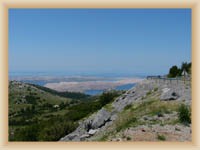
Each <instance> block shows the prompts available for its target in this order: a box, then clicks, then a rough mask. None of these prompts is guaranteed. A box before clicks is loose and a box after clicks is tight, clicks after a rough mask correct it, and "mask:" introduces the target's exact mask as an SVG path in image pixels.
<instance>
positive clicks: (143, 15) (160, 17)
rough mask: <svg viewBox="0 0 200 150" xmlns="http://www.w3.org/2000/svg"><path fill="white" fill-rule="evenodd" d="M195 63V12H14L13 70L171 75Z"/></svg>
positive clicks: (11, 17) (11, 36)
mask: <svg viewBox="0 0 200 150" xmlns="http://www.w3.org/2000/svg"><path fill="white" fill-rule="evenodd" d="M183 61H188V62H189V61H191V9H9V71H10V72H20V71H21V72H22V71H23V72H24V71H25V72H38V71H39V72H68V73H69V72H70V73H72V74H73V73H74V74H80V75H81V74H84V73H88V74H89V73H91V74H95V73H96V74H98V73H99V74H103V73H113V74H115V73H118V74H120V73H121V74H166V73H167V72H168V69H169V67H171V66H172V65H180V64H181V63H182V62H183Z"/></svg>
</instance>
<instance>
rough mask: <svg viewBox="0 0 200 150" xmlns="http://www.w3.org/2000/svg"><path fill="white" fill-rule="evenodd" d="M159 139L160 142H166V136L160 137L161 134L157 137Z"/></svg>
mask: <svg viewBox="0 0 200 150" xmlns="http://www.w3.org/2000/svg"><path fill="white" fill-rule="evenodd" d="M157 139H158V140H160V141H165V140H166V138H165V136H164V135H159V134H158V136H157Z"/></svg>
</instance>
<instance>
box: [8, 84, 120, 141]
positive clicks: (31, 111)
mask: <svg viewBox="0 0 200 150" xmlns="http://www.w3.org/2000/svg"><path fill="white" fill-rule="evenodd" d="M19 86H20V87H21V86H22V85H21V84H20V83H16V84H13V83H10V86H9V103H10V105H9V140H10V141H57V140H59V139H60V138H61V137H63V136H65V135H67V134H68V133H70V132H72V131H73V130H75V129H76V128H77V126H78V121H79V120H81V119H82V118H84V117H87V116H88V115H90V114H92V113H94V112H95V111H97V110H99V109H101V107H103V106H104V105H106V104H108V103H110V102H111V101H113V100H114V98H115V97H117V96H119V94H120V92H117V91H111V92H109V93H103V94H102V95H101V96H94V97H88V96H84V95H82V96H81V101H79V99H78V101H77V97H79V96H80V93H77V96H76V93H73V98H75V99H76V100H74V99H72V98H71V99H69V98H66V95H65V96H64V97H62V96H61V95H59V96H58V93H57V92H54V91H52V90H50V89H47V88H44V89H45V90H43V88H41V87H39V88H38V87H37V86H35V85H34V86H33V85H30V84H29V85H26V84H24V87H23V88H19ZM70 96H71V95H70ZM83 97H85V100H84V98H83Z"/></svg>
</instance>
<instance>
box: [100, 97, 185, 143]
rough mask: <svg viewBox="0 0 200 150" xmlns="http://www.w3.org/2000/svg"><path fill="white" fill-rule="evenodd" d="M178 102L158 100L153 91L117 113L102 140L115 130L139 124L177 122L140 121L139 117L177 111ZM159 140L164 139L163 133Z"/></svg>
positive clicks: (168, 122)
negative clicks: (116, 117) (115, 118)
mask: <svg viewBox="0 0 200 150" xmlns="http://www.w3.org/2000/svg"><path fill="white" fill-rule="evenodd" d="M180 105H181V104H180V103H178V102H176V101H160V100H159V99H156V98H155V97H153V93H152V94H151V95H149V96H148V97H146V98H145V99H144V100H143V101H138V102H135V103H134V104H132V105H127V106H126V107H125V109H124V111H122V112H121V113H120V114H119V115H118V119H117V120H115V122H114V125H113V126H112V128H110V129H109V128H108V130H107V132H106V133H104V135H103V136H102V140H106V139H108V138H109V137H112V136H113V134H114V133H115V132H121V131H124V130H125V129H127V128H129V127H137V126H139V125H146V124H161V125H162V126H164V125H166V124H177V123H178V120H177V119H170V120H165V121H164V122H162V121H161V120H151V121H150V120H147V121H141V120H140V118H142V117H143V116H155V115H157V116H158V115H160V116H161V117H162V116H163V114H169V113H173V112H177V111H178V109H179V107H180ZM158 138H159V140H165V137H164V136H163V135H159V136H158Z"/></svg>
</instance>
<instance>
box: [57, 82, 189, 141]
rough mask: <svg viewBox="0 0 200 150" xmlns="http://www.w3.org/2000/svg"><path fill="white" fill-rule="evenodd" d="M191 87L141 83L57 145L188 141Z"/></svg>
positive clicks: (176, 84) (87, 120) (88, 119)
mask: <svg viewBox="0 0 200 150" xmlns="http://www.w3.org/2000/svg"><path fill="white" fill-rule="evenodd" d="M190 112H191V85H190V83H189V82H184V81H176V80H174V81H171V80H169V81H167V80H166V81H165V80H161V79H160V80H159V79H157V80H156V79H152V80H144V81H142V82H141V83H138V84H137V85H136V86H135V87H134V88H132V89H131V90H129V91H127V92H126V93H124V94H122V95H121V96H119V97H118V98H116V99H115V100H114V101H113V102H111V103H109V104H107V105H105V106H104V107H103V108H102V109H100V110H99V111H98V112H95V113H94V114H92V115H91V116H89V117H88V118H86V119H85V120H83V121H81V122H80V123H79V126H78V128H77V129H76V130H75V131H73V132H72V133H70V134H68V135H66V136H65V137H63V138H61V139H60V141H159V140H162V141H165V140H166V141H191V132H192V131H191V119H190V117H191V113H190Z"/></svg>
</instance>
